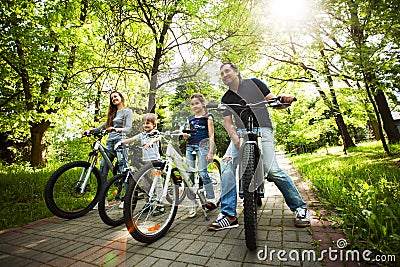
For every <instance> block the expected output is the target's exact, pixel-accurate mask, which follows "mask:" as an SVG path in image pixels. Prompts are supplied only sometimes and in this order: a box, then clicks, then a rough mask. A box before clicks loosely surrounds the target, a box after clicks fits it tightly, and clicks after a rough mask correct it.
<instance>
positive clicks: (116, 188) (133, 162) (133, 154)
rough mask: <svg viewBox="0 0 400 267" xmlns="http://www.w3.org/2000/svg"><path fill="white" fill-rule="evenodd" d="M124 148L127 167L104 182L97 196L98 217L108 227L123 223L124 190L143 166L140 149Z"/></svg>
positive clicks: (133, 147)
mask: <svg viewBox="0 0 400 267" xmlns="http://www.w3.org/2000/svg"><path fill="white" fill-rule="evenodd" d="M124 146H125V150H129V153H126V154H129V155H128V161H129V164H128V166H129V167H127V168H125V169H124V170H123V172H122V173H119V174H117V175H114V176H113V177H112V178H111V179H109V180H108V181H106V183H105V184H104V185H103V186H102V188H101V191H100V195H99V205H98V211H99V216H100V218H101V220H102V221H103V222H104V223H105V224H107V225H110V226H119V225H121V224H123V223H124V213H123V206H124V199H125V194H126V189H127V188H128V184H129V181H130V180H131V179H132V178H133V175H134V174H135V172H136V171H137V170H139V169H140V168H141V167H142V166H143V165H144V163H143V162H142V161H141V160H140V158H141V153H142V152H141V150H142V147H140V146H133V145H130V146H128V145H124ZM128 147H129V148H128Z"/></svg>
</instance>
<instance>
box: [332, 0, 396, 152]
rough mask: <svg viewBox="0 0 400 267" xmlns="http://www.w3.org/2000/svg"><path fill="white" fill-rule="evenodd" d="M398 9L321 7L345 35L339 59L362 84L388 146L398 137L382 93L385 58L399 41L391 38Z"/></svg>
mask: <svg viewBox="0 0 400 267" xmlns="http://www.w3.org/2000/svg"><path fill="white" fill-rule="evenodd" d="M398 7H399V3H398V2H397V1H355V0H349V1H344V2H343V1H328V2H325V5H324V9H325V11H326V13H327V14H328V15H330V16H331V17H332V18H333V19H334V20H335V21H336V22H337V24H340V25H341V27H342V30H343V33H344V34H347V35H348V38H347V43H346V44H347V45H346V46H342V47H343V49H342V51H341V56H342V57H343V58H344V59H345V60H346V61H347V62H348V63H349V64H348V69H349V70H351V71H352V72H353V74H354V76H353V77H354V80H356V81H358V82H362V83H363V86H364V87H365V90H366V93H367V95H368V98H369V100H370V102H371V104H372V106H373V109H374V111H375V115H376V118H377V121H378V124H379V126H380V127H379V129H381V128H382V123H381V121H382V122H383V128H384V130H385V132H386V135H387V137H388V139H389V142H390V143H395V142H400V133H399V131H398V130H397V128H396V126H395V124H394V122H393V118H392V115H391V112H390V108H389V105H388V102H387V99H386V96H385V91H386V92H387V91H388V90H390V89H388V88H387V86H386V84H387V82H386V80H387V79H388V77H390V76H388V75H384V74H383V73H385V72H386V70H387V66H388V65H391V64H393V61H392V60H391V59H388V57H387V56H386V54H387V53H393V51H395V50H393V48H395V47H398V39H396V38H393V36H398V30H396V25H399V19H398V15H397V10H398ZM393 31H394V32H397V35H396V34H393ZM393 46H394V47H393ZM380 136H381V140H382V144H383V147H384V148H385V150H386V151H387V152H389V150H388V148H387V145H386V141H385V139H384V136H383V134H382V130H380Z"/></svg>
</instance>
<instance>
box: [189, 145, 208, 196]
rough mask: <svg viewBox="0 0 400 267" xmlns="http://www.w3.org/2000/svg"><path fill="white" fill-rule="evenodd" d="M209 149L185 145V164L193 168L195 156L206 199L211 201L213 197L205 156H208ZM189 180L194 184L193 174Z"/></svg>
mask: <svg viewBox="0 0 400 267" xmlns="http://www.w3.org/2000/svg"><path fill="white" fill-rule="evenodd" d="M208 151H209V148H208V147H207V146H201V145H187V146H186V162H187V164H188V165H189V166H190V167H193V168H194V167H195V165H196V155H197V168H198V171H197V172H198V175H199V177H200V178H201V180H202V181H203V186H204V189H205V191H206V197H207V198H208V199H212V198H214V197H215V195H214V189H213V186H212V183H211V179H210V176H209V175H208V171H207V165H208V163H207V160H206V156H207V154H208ZM190 179H191V180H192V182H194V175H193V173H191V174H190Z"/></svg>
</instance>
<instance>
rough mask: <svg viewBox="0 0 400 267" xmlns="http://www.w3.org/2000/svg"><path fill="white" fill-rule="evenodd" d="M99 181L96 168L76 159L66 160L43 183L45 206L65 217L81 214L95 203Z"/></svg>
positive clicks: (79, 215) (71, 217)
mask: <svg viewBox="0 0 400 267" xmlns="http://www.w3.org/2000/svg"><path fill="white" fill-rule="evenodd" d="M85 178H87V182H86V185H84V181H85ZM101 183H102V181H101V176H100V172H99V170H98V169H97V168H93V169H92V170H91V171H90V163H88V162H86V161H75V162H70V163H68V164H65V165H63V166H61V167H60V168H59V169H57V170H56V171H55V172H54V173H53V175H52V176H51V177H50V179H49V181H48V182H47V184H46V188H45V191H44V196H45V201H46V205H47V208H48V209H49V210H50V211H51V212H52V213H53V214H54V215H56V216H58V217H61V218H64V219H74V218H78V217H81V216H83V215H85V214H86V213H88V212H89V211H90V210H92V209H93V207H94V206H95V205H96V203H97V201H98V198H99V192H100V188H101ZM83 187H84V188H83Z"/></svg>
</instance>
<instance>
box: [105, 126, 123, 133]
mask: <svg viewBox="0 0 400 267" xmlns="http://www.w3.org/2000/svg"><path fill="white" fill-rule="evenodd" d="M106 130H107V131H108V132H116V133H122V129H119V128H114V127H108V128H107V129H106Z"/></svg>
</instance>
